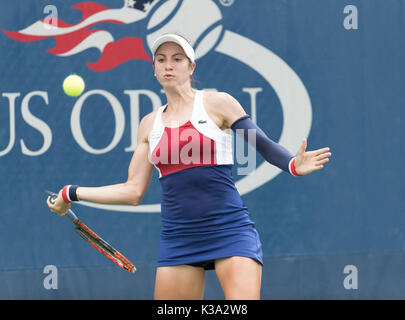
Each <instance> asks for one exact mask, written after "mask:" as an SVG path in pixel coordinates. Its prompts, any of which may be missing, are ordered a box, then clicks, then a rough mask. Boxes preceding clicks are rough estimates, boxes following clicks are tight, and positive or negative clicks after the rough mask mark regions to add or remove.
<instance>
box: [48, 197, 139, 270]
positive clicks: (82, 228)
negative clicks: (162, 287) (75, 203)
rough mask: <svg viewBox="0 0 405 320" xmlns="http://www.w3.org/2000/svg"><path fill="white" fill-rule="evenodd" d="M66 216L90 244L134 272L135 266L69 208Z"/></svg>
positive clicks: (54, 198) (53, 198) (52, 200)
mask: <svg viewBox="0 0 405 320" xmlns="http://www.w3.org/2000/svg"><path fill="white" fill-rule="evenodd" d="M57 197H58V196H57V195H56V194H52V195H51V196H50V198H49V201H50V202H51V203H52V204H53V203H55V201H56V199H57ZM66 216H67V217H68V218H69V219H70V221H72V222H73V224H74V225H75V231H76V232H77V233H78V234H79V235H80V236H81V237H82V238H83V239H85V240H86V241H87V242H88V243H90V245H91V246H93V247H94V248H96V249H97V250H98V251H99V252H101V253H102V254H103V255H104V256H106V257H107V258H108V259H110V260H111V261H112V262H114V263H116V264H117V265H119V266H120V267H121V268H123V269H125V270H127V271H128V272H131V273H134V272H135V270H136V268H135V266H134V265H133V264H132V263H131V262H130V261H129V260H128V259H127V258H125V257H124V256H123V255H122V254H121V253H119V252H118V251H117V250H116V249H114V248H113V247H112V246H111V245H110V244H109V243H108V242H106V241H105V240H103V239H101V238H100V237H99V236H98V235H97V234H96V233H95V232H94V231H92V230H91V229H90V228H89V227H87V226H86V225H85V224H84V223H83V222H81V221H80V220H79V218H77V216H76V215H75V214H74V213H73V211H72V210H71V209H69V210H68V212H67V213H66Z"/></svg>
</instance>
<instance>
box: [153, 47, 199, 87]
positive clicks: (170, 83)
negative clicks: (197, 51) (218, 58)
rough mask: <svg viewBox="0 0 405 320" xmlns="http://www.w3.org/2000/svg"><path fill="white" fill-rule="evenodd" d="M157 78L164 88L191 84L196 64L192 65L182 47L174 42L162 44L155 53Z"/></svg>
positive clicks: (154, 64)
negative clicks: (191, 76)
mask: <svg viewBox="0 0 405 320" xmlns="http://www.w3.org/2000/svg"><path fill="white" fill-rule="evenodd" d="M153 67H154V71H155V74H156V78H157V79H158V81H159V83H160V84H161V85H162V86H163V87H176V86H184V85H185V84H190V86H191V82H190V75H191V74H192V73H193V71H194V68H195V63H191V62H190V60H189V59H188V57H187V56H186V54H185V53H184V50H183V48H182V47H180V46H179V45H178V44H176V43H174V42H166V43H164V44H162V45H161V46H160V47H159V48H158V50H157V51H156V53H155V61H154V63H153Z"/></svg>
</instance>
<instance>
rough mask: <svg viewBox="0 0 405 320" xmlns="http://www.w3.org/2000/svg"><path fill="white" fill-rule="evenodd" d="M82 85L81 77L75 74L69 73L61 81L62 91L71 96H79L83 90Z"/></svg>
mask: <svg viewBox="0 0 405 320" xmlns="http://www.w3.org/2000/svg"><path fill="white" fill-rule="evenodd" d="M84 87H85V84H84V81H83V78H82V77H81V76H78V75H77V74H71V75H70V76H68V77H66V79H65V80H64V81H63V91H65V93H66V94H67V95H68V96H71V97H77V96H80V95H81V94H82V93H83V91H84Z"/></svg>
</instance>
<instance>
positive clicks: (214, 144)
mask: <svg viewBox="0 0 405 320" xmlns="http://www.w3.org/2000/svg"><path fill="white" fill-rule="evenodd" d="M203 95H204V92H203V91H196V94H195V97H194V105H193V110H192V114H191V118H190V120H189V121H187V122H186V123H185V124H183V125H181V126H179V127H176V128H169V127H165V126H164V124H163V121H162V113H163V111H164V110H165V109H166V107H167V104H166V105H164V106H162V107H160V108H159V109H158V112H157V114H156V117H155V120H154V124H153V128H152V131H151V133H150V135H149V160H150V161H151V162H152V163H153V165H154V166H155V167H156V169H157V170H158V171H159V177H163V176H165V175H167V174H170V173H174V172H177V171H181V170H185V169H188V168H192V167H197V166H206V165H232V164H233V148H232V141H233V140H232V135H231V134H230V133H227V132H224V131H222V130H221V129H220V128H219V127H218V126H217V125H216V124H215V123H214V121H212V120H211V118H210V117H209V116H208V114H207V112H206V111H205V108H204V105H203Z"/></svg>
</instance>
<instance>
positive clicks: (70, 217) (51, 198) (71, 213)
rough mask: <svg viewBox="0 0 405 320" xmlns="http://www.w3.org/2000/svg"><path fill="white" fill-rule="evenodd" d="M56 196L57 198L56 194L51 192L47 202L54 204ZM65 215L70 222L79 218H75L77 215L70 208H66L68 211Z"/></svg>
mask: <svg viewBox="0 0 405 320" xmlns="http://www.w3.org/2000/svg"><path fill="white" fill-rule="evenodd" d="M57 198H58V195H56V194H53V195H51V197H50V198H49V202H50V203H52V204H54V203H55V201H56V199H57ZM65 216H66V217H68V218H69V220H70V221H72V222H76V221H77V220H79V219H78V218H77V216H76V215H75V214H74V212H73V211H72V210H70V209H69V210H68V212H66V214H65Z"/></svg>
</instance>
